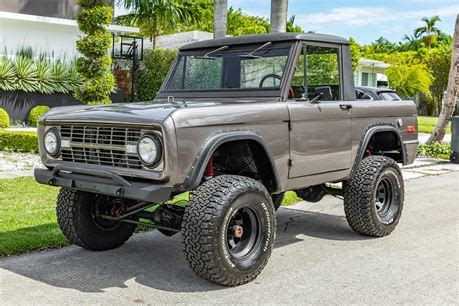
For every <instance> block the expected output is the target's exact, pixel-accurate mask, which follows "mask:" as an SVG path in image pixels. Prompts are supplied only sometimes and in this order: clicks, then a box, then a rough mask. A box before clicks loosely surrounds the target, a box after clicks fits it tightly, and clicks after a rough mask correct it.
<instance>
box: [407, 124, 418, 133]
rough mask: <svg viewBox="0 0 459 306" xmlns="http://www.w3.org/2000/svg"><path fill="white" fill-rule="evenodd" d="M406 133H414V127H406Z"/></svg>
mask: <svg viewBox="0 0 459 306" xmlns="http://www.w3.org/2000/svg"><path fill="white" fill-rule="evenodd" d="M406 131H407V132H408V133H413V132H416V126H414V125H407V126H406Z"/></svg>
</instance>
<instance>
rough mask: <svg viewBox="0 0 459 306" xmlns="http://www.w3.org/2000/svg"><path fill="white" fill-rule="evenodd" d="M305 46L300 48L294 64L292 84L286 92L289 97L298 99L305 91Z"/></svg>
mask: <svg viewBox="0 0 459 306" xmlns="http://www.w3.org/2000/svg"><path fill="white" fill-rule="evenodd" d="M304 54H305V48H303V50H301V54H300V57H299V59H298V63H297V64H296V67H295V73H294V75H293V80H292V84H291V86H290V89H289V93H288V98H289V99H300V98H302V97H303V94H304V93H305V84H306V82H305V77H304V76H305V73H306V70H305V69H304V67H305V58H304Z"/></svg>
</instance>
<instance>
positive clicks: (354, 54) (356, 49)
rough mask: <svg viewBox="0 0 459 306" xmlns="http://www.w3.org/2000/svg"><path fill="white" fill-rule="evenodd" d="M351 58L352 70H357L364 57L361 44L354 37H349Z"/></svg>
mask: <svg viewBox="0 0 459 306" xmlns="http://www.w3.org/2000/svg"><path fill="white" fill-rule="evenodd" d="M349 44H350V46H349V47H350V52H351V60H352V70H353V71H357V69H358V68H359V61H360V58H361V57H362V54H361V50H360V46H359V44H358V43H357V42H356V41H355V39H354V38H352V37H351V38H349Z"/></svg>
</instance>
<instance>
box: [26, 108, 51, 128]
mask: <svg viewBox="0 0 459 306" xmlns="http://www.w3.org/2000/svg"><path fill="white" fill-rule="evenodd" d="M47 111H49V106H46V105H37V106H35V107H34V108H32V110H31V111H30V114H29V119H27V123H29V125H31V126H37V125H38V119H40V117H41V116H43V115H44V114H45V113H46V112H47Z"/></svg>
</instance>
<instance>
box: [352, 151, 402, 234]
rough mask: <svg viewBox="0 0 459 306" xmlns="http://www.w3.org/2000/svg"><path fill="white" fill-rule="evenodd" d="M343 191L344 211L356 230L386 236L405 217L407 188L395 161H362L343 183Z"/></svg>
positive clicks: (382, 157) (379, 159)
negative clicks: (404, 204) (404, 200)
mask: <svg viewBox="0 0 459 306" xmlns="http://www.w3.org/2000/svg"><path fill="white" fill-rule="evenodd" d="M343 191H344V212H345V214H346V219H347V221H348V223H349V225H350V226H351V228H352V229H353V230H354V231H356V232H358V233H360V234H363V235H368V236H373V237H383V236H387V235H389V234H390V233H391V232H392V231H393V230H394V229H395V227H396V226H397V224H398V222H399V220H400V217H401V214H402V209H403V199H404V186H403V177H402V172H401V170H400V168H399V166H398V165H397V163H396V162H395V161H394V160H393V159H391V158H388V157H384V156H372V157H368V158H365V159H363V160H362V161H361V162H360V163H359V165H358V168H357V170H356V171H355V173H354V174H353V175H352V177H351V178H350V179H349V180H348V181H347V182H344V184H343ZM386 200H387V201H386ZM378 205H379V206H378Z"/></svg>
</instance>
